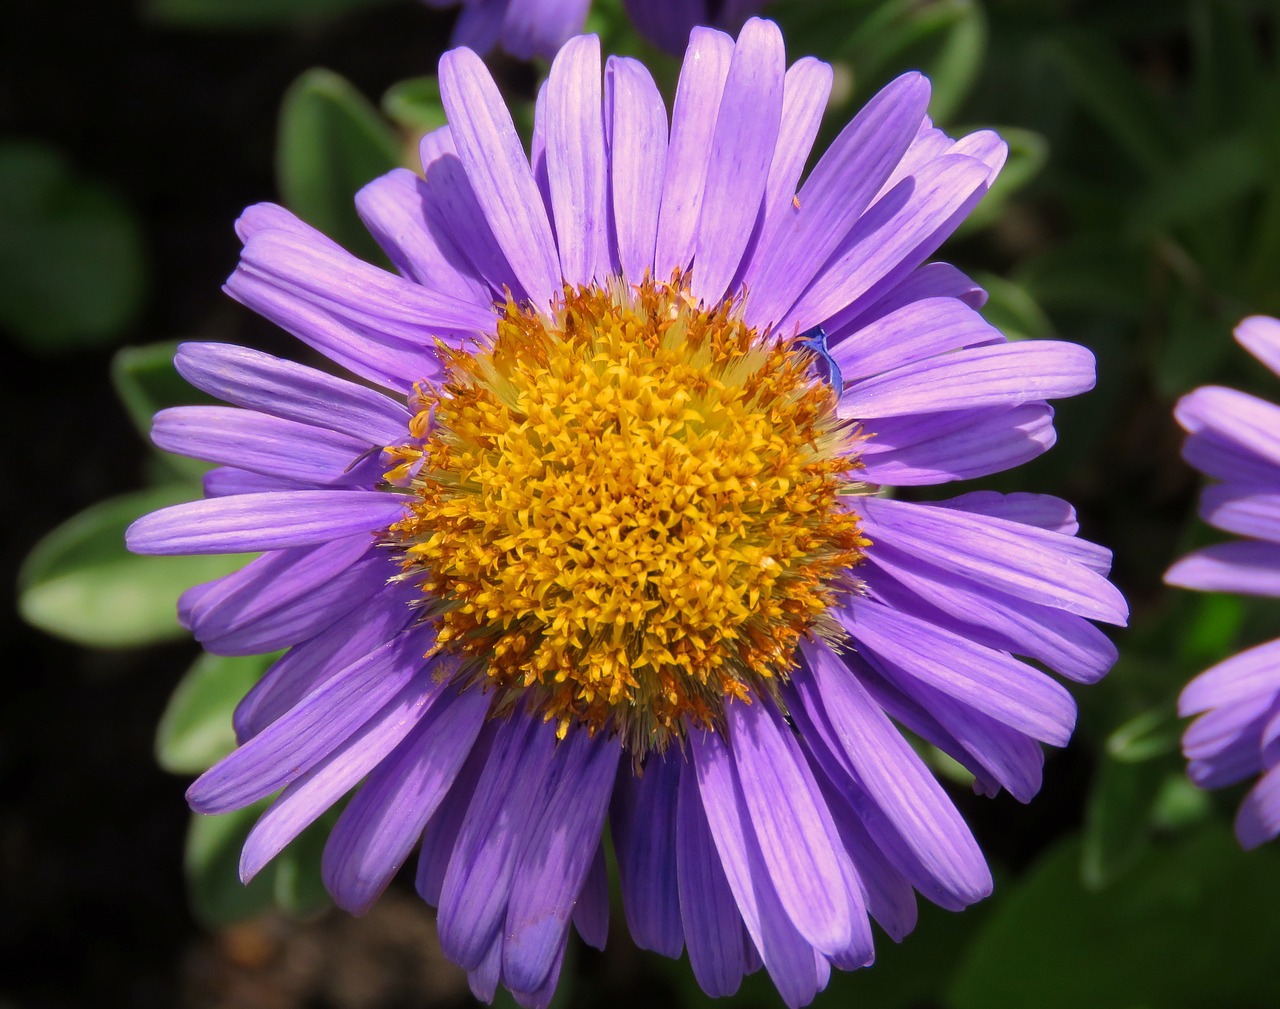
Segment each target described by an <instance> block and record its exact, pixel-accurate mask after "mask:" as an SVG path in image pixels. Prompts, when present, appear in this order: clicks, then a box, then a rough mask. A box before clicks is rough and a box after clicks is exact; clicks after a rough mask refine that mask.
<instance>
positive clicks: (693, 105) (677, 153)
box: [653, 28, 733, 280]
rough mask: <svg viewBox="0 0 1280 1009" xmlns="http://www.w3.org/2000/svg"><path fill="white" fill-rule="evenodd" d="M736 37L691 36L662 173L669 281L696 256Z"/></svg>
mask: <svg viewBox="0 0 1280 1009" xmlns="http://www.w3.org/2000/svg"><path fill="white" fill-rule="evenodd" d="M732 57H733V40H732V39H730V38H729V36H728V35H725V34H724V33H723V32H718V31H712V30H711V29H709V28H695V29H694V30H693V32H692V33H691V34H690V35H689V48H688V50H687V51H686V52H685V57H684V65H683V66H682V67H681V70H680V82H679V84H677V85H676V100H675V105H674V106H673V109H672V113H671V144H670V146H669V147H668V148H667V163H666V171H665V172H664V173H663V177H662V208H661V210H660V211H659V215H658V237H657V244H656V246H655V251H654V268H653V275H654V277H655V278H656V279H657V280H666V279H667V278H669V277H670V276H671V271H672V270H675V269H684V268H685V267H687V266H688V265H689V261H690V259H692V257H693V242H694V234H695V232H696V229H697V226H698V217H699V215H700V214H701V212H702V192H703V188H704V186H705V184H706V179H707V165H708V163H709V161H710V159H711V140H712V137H713V135H714V134H715V128H716V115H717V113H718V111H719V108H720V96H721V95H722V94H723V93H724V85H725V80H726V78H727V77H728V76H729V62H730V60H731V59H732Z"/></svg>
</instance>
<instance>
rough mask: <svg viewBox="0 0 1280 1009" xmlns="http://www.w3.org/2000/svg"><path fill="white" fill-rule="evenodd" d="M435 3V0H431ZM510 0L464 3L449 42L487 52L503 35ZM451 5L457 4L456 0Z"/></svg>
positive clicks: (475, 0)
mask: <svg viewBox="0 0 1280 1009" xmlns="http://www.w3.org/2000/svg"><path fill="white" fill-rule="evenodd" d="M429 2H432V3H434V2H435V0H429ZM509 5H510V0H470V2H465V3H463V5H462V12H461V13H460V14H459V15H458V20H457V22H455V24H454V26H453V37H452V38H451V39H450V40H449V44H450V45H453V46H466V47H467V48H469V49H474V50H475V51H476V52H478V53H487V52H489V51H490V50H491V49H493V47H494V46H496V45H497V44H498V41H499V39H500V38H501V37H502V18H503V15H505V14H506V12H507V7H508V6H509ZM450 6H457V3H456V0H454V2H453V3H451V4H450Z"/></svg>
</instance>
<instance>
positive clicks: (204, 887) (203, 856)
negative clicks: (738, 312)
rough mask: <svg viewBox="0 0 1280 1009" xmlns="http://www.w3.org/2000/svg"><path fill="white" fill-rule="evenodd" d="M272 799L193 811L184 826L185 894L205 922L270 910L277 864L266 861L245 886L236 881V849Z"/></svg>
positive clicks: (230, 920) (226, 920) (216, 923)
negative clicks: (228, 809)
mask: <svg viewBox="0 0 1280 1009" xmlns="http://www.w3.org/2000/svg"><path fill="white" fill-rule="evenodd" d="M269 804H270V800H266V799H264V800H263V801H261V802H256V803H254V804H253V805H252V806H246V807H245V808H244V809H238V810H236V811H235V812H234V813H225V814H223V815H221V816H205V815H204V814H201V813H192V814H191V822H190V825H189V826H188V828H187V850H186V859H185V869H186V876H187V899H188V900H189V901H190V902H191V910H192V912H193V913H194V914H195V916H196V917H197V918H199V919H200V921H201V922H203V923H204V924H205V925H207V926H209V927H217V926H220V925H230V924H232V923H233V922H237V921H242V920H244V919H245V918H252V917H253V916H254V915H258V914H262V913H263V912H265V911H268V910H270V909H271V907H272V905H273V903H274V893H275V885H276V879H275V877H276V871H277V870H276V865H275V863H272V864H270V865H268V866H267V867H266V868H265V869H263V870H262V872H260V873H258V875H257V876H255V877H254V878H253V879H252V880H251V881H250V882H249V883H248V885H245V884H243V883H241V882H240V849H241V848H243V847H244V840H245V838H246V837H247V836H248V835H249V831H250V830H251V829H252V828H253V824H254V821H256V820H257V819H258V817H259V816H260V815H262V811H263V810H264V809H266V808H267V806H268V805H269Z"/></svg>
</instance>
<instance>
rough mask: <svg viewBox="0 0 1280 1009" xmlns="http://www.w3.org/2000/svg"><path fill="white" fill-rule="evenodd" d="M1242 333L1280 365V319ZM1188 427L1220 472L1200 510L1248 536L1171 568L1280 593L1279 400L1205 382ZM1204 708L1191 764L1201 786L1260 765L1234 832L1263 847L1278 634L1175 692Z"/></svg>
mask: <svg viewBox="0 0 1280 1009" xmlns="http://www.w3.org/2000/svg"><path fill="white" fill-rule="evenodd" d="M1235 336H1236V340H1237V341H1238V342H1239V343H1240V344H1241V346H1243V347H1244V348H1245V350H1247V351H1249V353H1251V354H1252V355H1253V356H1254V357H1256V358H1257V359H1258V360H1259V361H1261V362H1262V363H1263V364H1265V365H1266V366H1267V367H1268V368H1270V369H1271V370H1272V371H1274V372H1276V373H1277V374H1280V321H1278V320H1276V319H1271V318H1267V317H1265V316H1252V317H1251V318H1248V319H1245V320H1244V321H1243V322H1242V323H1240V325H1239V326H1237V327H1236V330H1235ZM1174 416H1175V417H1177V419H1178V423H1179V424H1181V425H1182V427H1183V429H1184V430H1185V431H1186V432H1187V440H1186V442H1185V444H1184V445H1183V448H1182V455H1183V458H1185V459H1186V460H1187V462H1189V463H1191V465H1192V466H1194V467H1195V468H1196V469H1198V470H1200V472H1202V473H1204V474H1205V476H1208V477H1210V478H1211V479H1213V480H1216V481H1219V482H1217V483H1214V484H1211V485H1210V486H1208V487H1206V488H1205V490H1204V492H1203V494H1202V495H1201V498H1200V516H1201V517H1202V518H1203V519H1204V520H1205V521H1206V522H1208V523H1209V524H1210V525H1212V526H1215V527H1217V528H1218V529H1222V530H1224V531H1225V532H1229V533H1237V534H1238V535H1240V536H1245V537H1248V538H1247V539H1244V540H1239V541H1236V542H1232V543H1220V544H1217V545H1215V546H1211V547H1206V548H1205V549H1203V550H1197V551H1195V552H1194V553H1191V554H1188V555H1187V556H1186V557H1184V558H1182V560H1180V561H1178V562H1177V563H1176V564H1174V565H1173V567H1171V568H1170V569H1169V571H1168V573H1167V574H1166V575H1165V581H1167V582H1168V583H1169V584H1170V585H1180V586H1182V587H1183V588H1188V589H1200V590H1201V591H1204V592H1243V593H1246V594H1248V595H1258V596H1280V407H1278V406H1276V405H1275V404H1274V403H1268V402H1266V401H1265V400H1262V399H1258V398H1257V397H1256V396H1250V395H1249V394H1248V393H1244V392H1240V391H1239V390H1238V389H1225V388H1222V387H1221V386H1205V387H1203V388H1200V389H1196V390H1195V391H1194V392H1191V393H1189V394H1187V395H1186V396H1183V397H1182V399H1180V400H1179V401H1178V405H1177V407H1176V408H1175V410H1174ZM1178 710H1179V713H1180V714H1182V716H1183V717H1190V716H1192V715H1196V716H1199V717H1197V718H1196V720H1195V722H1193V723H1192V725H1191V727H1190V728H1188V729H1187V732H1186V734H1185V735H1184V736H1183V738H1182V749H1183V752H1184V753H1185V754H1186V757H1187V761H1188V765H1187V773H1188V774H1189V775H1190V776H1191V780H1192V781H1194V782H1195V783H1196V784H1197V785H1199V786H1200V787H1202V788H1221V787H1223V786H1224V785H1231V784H1235V783H1236V782H1238V781H1244V780H1245V779H1246V778H1252V777H1254V776H1257V775H1261V777H1259V778H1258V781H1257V783H1256V784H1254V786H1253V788H1252V789H1251V790H1250V791H1249V793H1248V795H1247V796H1246V797H1245V800H1244V803H1243V804H1242V805H1241V806H1240V810H1239V812H1238V813H1237V815H1236V836H1237V837H1238V838H1239V839H1240V843H1241V844H1242V845H1244V846H1245V847H1246V848H1256V847H1257V846H1258V845H1260V844H1262V843H1263V842H1264V841H1269V840H1271V839H1272V838H1273V837H1275V836H1276V835H1277V834H1280V640H1278V641H1271V642H1268V643H1267V644H1265V645H1259V646H1257V647H1256V648H1251V649H1249V650H1248V651H1245V652H1241V653H1240V654H1239V655H1235V656H1233V657H1231V658H1229V659H1227V660H1226V661H1225V662H1220V663H1218V664H1217V665H1216V666H1214V667H1212V668H1211V669H1207V670H1205V671H1204V672H1203V673H1201V674H1200V675H1199V676H1197V677H1196V678H1195V679H1194V680H1192V681H1191V682H1190V683H1188V684H1187V686H1186V689H1185V690H1183V691H1182V696H1181V697H1180V698H1179V700H1178Z"/></svg>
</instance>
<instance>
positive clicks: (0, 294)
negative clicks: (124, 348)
mask: <svg viewBox="0 0 1280 1009" xmlns="http://www.w3.org/2000/svg"><path fill="white" fill-rule="evenodd" d="M145 290H146V256H145V253H144V242H143V238H142V231H141V228H140V227H139V225H138V223H137V221H136V220H135V219H134V216H133V213H132V211H131V210H130V209H129V208H128V207H127V206H126V205H125V204H124V202H123V201H122V200H121V199H120V197H118V196H117V195H116V194H115V193H113V192H112V191H111V190H110V189H109V188H107V187H106V186H104V185H102V184H100V183H98V182H96V181H94V180H92V179H88V178H85V177H83V176H82V175H80V174H79V173H77V172H76V171H75V170H74V169H73V168H72V166H71V165H69V164H68V163H67V161H66V159H64V158H63V156H62V155H61V154H60V153H58V151H56V150H54V149H53V148H51V147H49V146H47V145H45V144H39V143H34V142H28V141H16V140H4V139H0V333H3V334H4V335H5V336H8V337H10V338H11V339H13V340H16V341H17V342H18V343H20V344H21V345H22V346H23V347H24V348H26V349H27V350H30V351H34V352H36V353H41V354H48V353H54V352H59V351H69V350H75V349H76V348H79V347H85V346H92V345H94V344H99V343H103V342H106V341H109V340H111V339H113V338H114V337H116V336H117V335H118V334H119V333H120V332H121V331H122V330H124V328H125V327H126V326H127V325H128V324H129V323H130V322H132V321H133V319H134V317H135V316H136V315H137V313H138V311H139V309H140V307H141V302H142V298H143V294H144V292H145Z"/></svg>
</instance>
